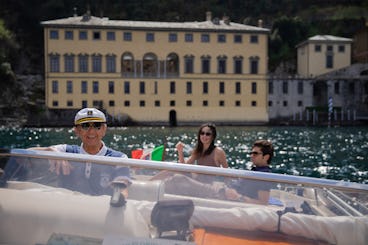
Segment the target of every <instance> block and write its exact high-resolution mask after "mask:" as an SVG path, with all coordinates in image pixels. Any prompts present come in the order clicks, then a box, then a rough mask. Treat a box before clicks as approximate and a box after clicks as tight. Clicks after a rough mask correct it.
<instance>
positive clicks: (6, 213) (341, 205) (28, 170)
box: [0, 149, 368, 244]
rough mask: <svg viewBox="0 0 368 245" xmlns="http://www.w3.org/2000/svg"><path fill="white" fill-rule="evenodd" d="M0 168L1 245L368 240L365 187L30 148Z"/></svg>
mask: <svg viewBox="0 0 368 245" xmlns="http://www.w3.org/2000/svg"><path fill="white" fill-rule="evenodd" d="M0 169H3V172H1V175H2V176H1V177H0V185H1V188H0V207H1V208H0V217H1V226H0V244H60V243H58V241H59V242H60V241H61V240H63V241H65V240H67V241H70V243H66V244H76V243H83V244H84V243H86V244H173V243H172V242H173V241H175V244H225V243H230V244H241V243H242V242H243V243H244V242H245V241H248V242H249V241H273V242H280V241H283V242H285V241H287V242H289V243H286V244H298V243H303V244H309V243H310V244H315V243H316V242H319V243H320V244H340V243H341V244H343V243H345V242H346V241H348V242H349V244H366V243H367V234H368V185H364V184H358V183H351V182H344V181H334V180H326V179H315V178H306V177H298V176H288V175H281V174H272V173H262V172H254V171H246V170H235V169H222V168H214V167H204V166H197V165H188V164H178V163H172V162H158V161H149V160H137V159H130V158H115V157H102V156H87V155H82V154H70V153H56V152H44V151H31V150H23V149H13V150H2V152H1V153H0ZM352 227H354V228H352ZM19 230H22V234H23V235H19ZM78 241H79V242H78ZM211 241H212V242H211ZM213 241H217V242H218V243H215V242H213ZM235 241H239V242H240V243H236V242H235ZM63 244H64V243H63Z"/></svg>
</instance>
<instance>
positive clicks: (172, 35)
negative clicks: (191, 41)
mask: <svg viewBox="0 0 368 245" xmlns="http://www.w3.org/2000/svg"><path fill="white" fill-rule="evenodd" d="M177 41H178V34H176V33H169V42H171V43H174V42H177Z"/></svg>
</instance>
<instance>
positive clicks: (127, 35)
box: [123, 32, 132, 41]
mask: <svg viewBox="0 0 368 245" xmlns="http://www.w3.org/2000/svg"><path fill="white" fill-rule="evenodd" d="M123 40H124V41H132V33H131V32H124V33H123Z"/></svg>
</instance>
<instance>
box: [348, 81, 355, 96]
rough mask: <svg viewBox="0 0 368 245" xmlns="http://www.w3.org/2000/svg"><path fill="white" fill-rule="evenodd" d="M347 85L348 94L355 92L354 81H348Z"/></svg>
mask: <svg viewBox="0 0 368 245" xmlns="http://www.w3.org/2000/svg"><path fill="white" fill-rule="evenodd" d="M348 86H349V94H351V95H353V94H355V83H354V82H350V83H349V85H348Z"/></svg>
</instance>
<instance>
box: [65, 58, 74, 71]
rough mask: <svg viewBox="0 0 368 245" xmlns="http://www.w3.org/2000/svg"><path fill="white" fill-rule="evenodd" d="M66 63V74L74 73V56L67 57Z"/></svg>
mask: <svg viewBox="0 0 368 245" xmlns="http://www.w3.org/2000/svg"><path fill="white" fill-rule="evenodd" d="M64 62H65V64H64V69H65V72H74V55H65V56H64Z"/></svg>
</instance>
